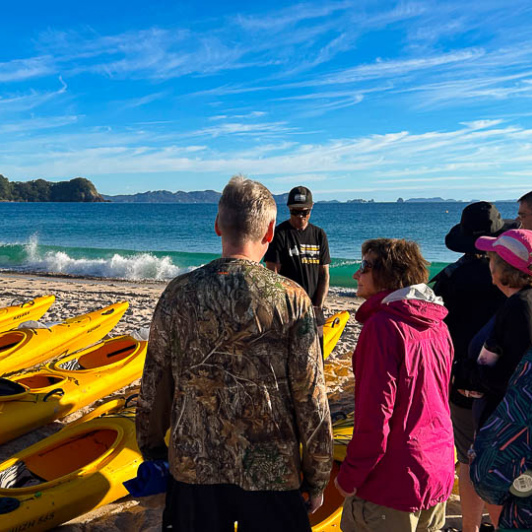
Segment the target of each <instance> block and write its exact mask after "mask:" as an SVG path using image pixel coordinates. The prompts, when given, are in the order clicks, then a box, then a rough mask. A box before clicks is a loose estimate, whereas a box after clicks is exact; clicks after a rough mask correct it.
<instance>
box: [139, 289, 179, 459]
mask: <svg viewBox="0 0 532 532" xmlns="http://www.w3.org/2000/svg"><path fill="white" fill-rule="evenodd" d="M167 294H168V290H167V291H166V292H165V293H164V294H163V295H162V296H161V299H160V300H159V303H158V304H157V308H156V309H155V313H154V316H153V320H152V324H151V329H150V339H149V343H148V351H147V354H146V362H145V364H144V372H143V375H142V383H141V389H140V396H139V400H138V405H137V414H136V420H135V421H136V430H137V443H138V446H139V449H140V451H141V453H142V455H143V457H144V458H145V459H146V460H158V459H167V454H168V450H167V446H166V444H165V442H164V437H165V434H166V431H167V430H168V428H169V427H170V419H171V408H172V399H173V389H174V380H173V375H172V365H171V357H172V351H173V349H172V337H173V336H174V334H173V331H172V328H171V327H172V315H171V308H172V307H171V306H170V305H169V304H168V301H167ZM173 306H174V308H175V307H176V305H173Z"/></svg>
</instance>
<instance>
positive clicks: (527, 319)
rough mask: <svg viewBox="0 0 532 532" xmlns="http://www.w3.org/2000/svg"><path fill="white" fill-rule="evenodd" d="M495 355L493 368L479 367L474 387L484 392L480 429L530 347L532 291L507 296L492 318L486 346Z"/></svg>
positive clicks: (531, 344)
mask: <svg viewBox="0 0 532 532" xmlns="http://www.w3.org/2000/svg"><path fill="white" fill-rule="evenodd" d="M484 345H485V347H486V349H488V350H489V351H492V352H494V353H497V354H498V355H499V357H500V358H499V359H498V360H497V362H496V363H495V364H494V365H493V366H478V365H477V368H476V369H477V371H476V375H474V377H476V381H477V382H476V383H475V384H476V385H477V386H476V387H477V389H480V390H481V391H483V392H484V397H483V398H482V401H483V403H484V405H483V409H482V415H481V416H480V426H482V424H483V423H484V422H485V421H486V420H487V419H488V417H489V416H490V415H491V414H492V413H493V411H494V410H495V409H496V408H497V405H498V404H499V403H500V402H501V401H502V399H503V397H504V395H505V393H506V390H507V388H508V382H509V381H510V378H511V377H512V375H513V373H514V371H515V368H517V366H518V364H519V362H521V359H522V358H523V356H524V355H525V353H526V352H527V351H528V350H529V349H530V347H532V288H531V287H526V288H523V289H521V290H520V291H519V292H517V293H515V294H514V295H512V296H510V297H509V298H508V299H507V300H506V302H505V303H504V305H503V306H502V307H501V308H500V309H499V311H498V312H497V314H496V315H495V320H494V324H493V329H492V330H491V332H490V334H489V335H488V337H487V339H486V341H485V343H484Z"/></svg>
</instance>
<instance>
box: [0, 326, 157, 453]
mask: <svg viewBox="0 0 532 532" xmlns="http://www.w3.org/2000/svg"><path fill="white" fill-rule="evenodd" d="M147 344H148V342H141V341H138V340H135V339H134V338H132V337H131V336H117V337H116V338H112V339H111V340H105V341H104V342H100V343H98V344H95V345H93V346H92V347H89V348H87V349H84V350H82V351H78V352H76V353H74V354H73V355H70V356H67V357H66V358H62V359H61V360H59V361H56V362H53V363H51V364H48V365H47V366H45V367H44V368H42V369H40V370H38V371H35V372H32V373H24V374H19V375H14V376H12V377H11V378H10V379H9V380H8V379H1V378H0V444H2V443H5V442H7V441H9V440H12V439H14V438H17V437H18V436H21V435H22V434H26V433H27V432H29V431H30V430H33V429H36V428H37V427H41V426H42V425H45V424H46V423H51V422H52V421H54V420H55V419H60V418H62V417H65V416H66V415H68V414H70V413H72V412H75V411H76V410H79V409H80V408H83V407H84V406H87V405H88V404H90V403H92V402H94V401H96V400H98V399H101V398H102V397H105V396H106V395H108V394H110V393H112V392H114V391H116V390H119V389H120V388H122V387H124V386H127V385H128V384H131V383H132V382H133V381H134V380H135V379H138V378H140V377H141V375H142V369H143V367H144V359H145V358H146V347H147Z"/></svg>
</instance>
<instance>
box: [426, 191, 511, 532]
mask: <svg viewBox="0 0 532 532" xmlns="http://www.w3.org/2000/svg"><path fill="white" fill-rule="evenodd" d="M514 225H516V223H515V222H514V221H510V220H507V221H505V220H503V219H502V218H501V215H500V213H499V211H498V210H497V208H496V207H495V206H494V205H493V204H491V203H488V202H485V201H481V202H477V203H472V204H471V205H468V206H467V207H466V208H465V209H464V210H463V212H462V217H461V220H460V223H459V224H458V225H455V226H454V227H453V228H452V229H451V230H450V231H449V233H448V234H447V236H446V237H445V245H446V246H447V248H449V249H450V250H451V251H456V252H458V253H463V254H464V255H463V256H462V257H460V259H458V261H456V262H455V263H453V264H450V265H449V266H447V268H445V269H444V270H443V271H441V272H440V273H439V274H438V275H437V276H436V277H435V278H434V279H433V281H434V286H433V289H434V292H435V293H436V294H437V295H439V296H440V297H442V298H443V301H444V304H445V306H446V307H447V310H448V311H449V314H448V316H447V318H446V319H445V322H446V323H447V326H448V327H449V332H450V333H451V338H452V340H453V344H454V351H455V355H454V363H453V378H452V385H451V395H450V402H451V417H452V421H453V430H454V440H455V447H456V451H457V456H458V461H459V462H460V470H459V491H460V501H461V505H462V527H463V528H462V529H463V531H464V532H478V530H479V527H480V524H481V520H482V512H483V509H484V501H482V499H480V497H479V496H478V495H477V494H476V492H475V490H474V488H473V485H472V484H471V481H470V479H469V459H468V456H467V451H468V450H469V448H470V447H471V445H472V444H473V439H474V433H475V431H474V422H473V414H472V405H473V399H472V397H471V394H470V392H466V390H469V389H470V386H469V367H468V363H469V361H468V347H469V343H470V341H471V340H472V339H473V337H474V336H475V334H476V333H477V332H478V331H479V330H480V329H481V328H482V327H483V326H484V325H485V324H486V323H487V322H488V321H489V320H490V318H491V317H492V316H493V315H494V314H495V312H496V311H497V310H498V309H499V308H500V307H501V306H502V304H503V303H504V301H505V296H504V295H503V294H502V293H501V292H500V291H499V290H498V288H497V287H496V286H494V285H493V284H492V280H491V273H490V269H489V259H488V257H487V255H486V254H485V253H484V252H482V251H479V250H477V249H476V248H475V241H476V239H477V238H478V237H480V236H497V235H499V234H501V233H503V232H504V231H505V230H506V229H508V228H510V227H512V226H514ZM494 515H495V512H494Z"/></svg>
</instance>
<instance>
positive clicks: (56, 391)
mask: <svg viewBox="0 0 532 532" xmlns="http://www.w3.org/2000/svg"><path fill="white" fill-rule="evenodd" d="M52 395H59V397H63V395H65V390H63V388H55V389H54V390H52V391H51V392H48V393H47V394H46V395H45V396H44V399H43V403H46V401H48V399H50V397H52Z"/></svg>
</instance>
